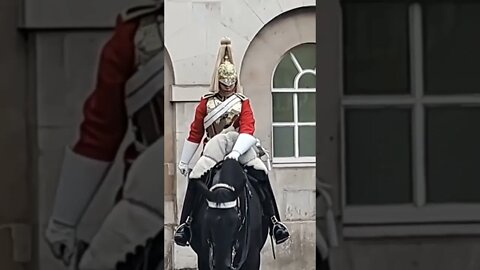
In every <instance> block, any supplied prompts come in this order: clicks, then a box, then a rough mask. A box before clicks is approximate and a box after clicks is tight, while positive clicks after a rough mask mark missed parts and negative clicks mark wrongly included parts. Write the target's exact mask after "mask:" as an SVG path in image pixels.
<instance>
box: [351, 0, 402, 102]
mask: <svg viewBox="0 0 480 270" xmlns="http://www.w3.org/2000/svg"><path fill="white" fill-rule="evenodd" d="M407 5H408V3H407V1H405V2H404V3H346V4H345V5H344V26H345V31H344V33H345V36H344V50H345V51H344V53H345V63H344V65H345V93H346V94H351V95H359V94H390V95H391V94H408V93H409V68H408V65H409V54H408V6H407Z"/></svg>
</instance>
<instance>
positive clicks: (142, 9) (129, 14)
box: [120, 4, 162, 21]
mask: <svg viewBox="0 0 480 270" xmlns="http://www.w3.org/2000/svg"><path fill="white" fill-rule="evenodd" d="M161 8H162V5H158V4H144V5H141V6H134V7H131V8H128V9H126V10H125V11H123V12H122V13H121V15H120V16H121V17H122V20H123V21H129V20H132V19H135V18H138V17H142V16H145V15H149V14H152V13H154V12H156V11H158V10H160V9H161Z"/></svg>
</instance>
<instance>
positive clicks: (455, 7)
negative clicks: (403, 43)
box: [424, 2, 480, 94]
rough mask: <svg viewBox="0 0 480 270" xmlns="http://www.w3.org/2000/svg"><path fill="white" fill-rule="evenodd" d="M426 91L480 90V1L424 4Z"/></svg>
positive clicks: (462, 91) (431, 92) (438, 92)
mask: <svg viewBox="0 0 480 270" xmlns="http://www.w3.org/2000/svg"><path fill="white" fill-rule="evenodd" d="M424 9H425V23H426V29H425V41H424V44H425V68H426V69H425V76H426V80H425V84H426V87H425V92H426V93H427V94H466V93H480V76H479V75H478V70H479V68H480V50H479V48H480V35H479V34H478V28H477V27H476V26H478V25H480V16H478V14H480V3H475V2H473V3H472V2H468V3H451V2H448V3H430V4H426V6H425V8H424Z"/></svg>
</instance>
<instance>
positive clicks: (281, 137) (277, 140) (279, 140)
mask: <svg viewBox="0 0 480 270" xmlns="http://www.w3.org/2000/svg"><path fill="white" fill-rule="evenodd" d="M273 152H274V155H275V157H294V156H295V146H294V135H293V127H273Z"/></svg>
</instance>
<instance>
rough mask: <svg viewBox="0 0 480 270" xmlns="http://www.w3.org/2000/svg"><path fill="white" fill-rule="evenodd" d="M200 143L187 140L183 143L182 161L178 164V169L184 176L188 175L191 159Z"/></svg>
mask: <svg viewBox="0 0 480 270" xmlns="http://www.w3.org/2000/svg"><path fill="white" fill-rule="evenodd" d="M199 145H200V144H198V143H194V142H191V141H189V140H185V143H184V144H183V150H182V156H181V157H180V163H179V164H178V170H179V171H180V173H181V174H183V175H184V176H188V173H189V168H188V165H189V164H190V160H191V159H192V157H193V155H194V154H195V152H196V151H197V149H198V146H199Z"/></svg>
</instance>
